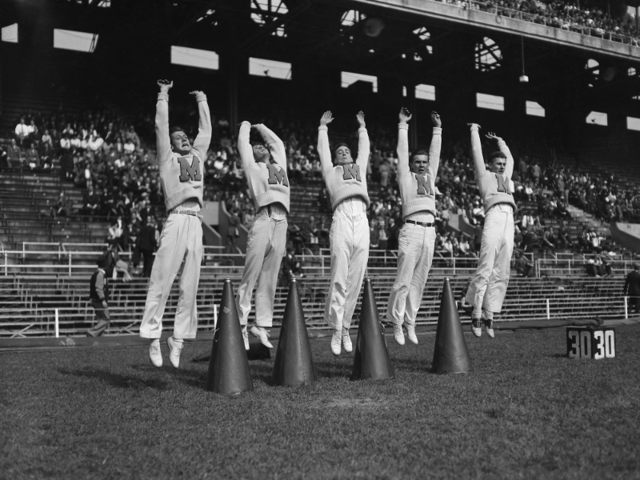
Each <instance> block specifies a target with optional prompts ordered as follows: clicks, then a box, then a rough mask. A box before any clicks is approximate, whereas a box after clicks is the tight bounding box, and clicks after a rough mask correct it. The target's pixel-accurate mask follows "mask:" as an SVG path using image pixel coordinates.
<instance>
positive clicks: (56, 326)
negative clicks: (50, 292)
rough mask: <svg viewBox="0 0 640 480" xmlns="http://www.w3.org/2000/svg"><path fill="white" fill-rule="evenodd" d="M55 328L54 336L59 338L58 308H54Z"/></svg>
mask: <svg viewBox="0 0 640 480" xmlns="http://www.w3.org/2000/svg"><path fill="white" fill-rule="evenodd" d="M55 312H56V315H55V329H56V338H60V318H59V317H58V309H57V308H56V310H55Z"/></svg>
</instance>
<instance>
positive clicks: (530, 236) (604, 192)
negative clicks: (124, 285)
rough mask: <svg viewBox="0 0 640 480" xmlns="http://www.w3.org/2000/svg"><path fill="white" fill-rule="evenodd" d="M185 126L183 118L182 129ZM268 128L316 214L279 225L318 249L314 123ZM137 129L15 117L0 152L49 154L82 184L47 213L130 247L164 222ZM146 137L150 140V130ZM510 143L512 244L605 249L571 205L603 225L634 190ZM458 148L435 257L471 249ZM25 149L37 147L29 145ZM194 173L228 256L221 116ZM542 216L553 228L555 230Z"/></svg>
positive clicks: (380, 218) (250, 215)
mask: <svg viewBox="0 0 640 480" xmlns="http://www.w3.org/2000/svg"><path fill="white" fill-rule="evenodd" d="M149 122H152V120H151V119H150V118H146V119H143V121H142V122H141V123H142V124H143V125H145V124H146V125H147V127H146V129H147V130H146V131H147V133H149V129H148V124H149ZM188 123H193V122H186V123H185V125H186V124H188ZM265 123H267V122H265ZM151 124H152V123H151ZM136 125H137V124H136ZM269 125H270V127H272V128H273V130H274V131H276V132H277V133H278V134H279V135H280V136H281V138H283V140H284V142H285V146H286V150H287V157H288V161H289V168H288V171H289V178H290V179H291V181H292V182H293V183H294V184H296V185H303V186H305V185H308V186H315V187H316V188H319V194H318V198H317V200H318V207H317V212H316V213H317V214H314V215H313V216H308V217H306V218H304V220H301V221H296V220H295V219H294V218H290V221H289V241H290V246H291V248H292V251H293V252H294V253H295V254H301V253H302V252H303V251H305V249H309V250H311V251H312V252H314V253H317V252H318V251H319V249H320V248H323V247H328V241H329V228H330V223H331V219H330V214H331V207H330V202H329V198H328V193H327V191H326V188H324V185H323V182H322V180H321V178H322V175H321V169H320V163H319V159H318V155H317V152H316V143H317V125H315V124H314V123H313V122H309V123H308V124H302V123H294V124H291V125H289V124H285V123H284V122H279V121H270V122H269ZM139 128H142V129H143V130H144V129H145V127H144V126H142V127H134V123H133V122H131V121H127V120H125V119H123V118H122V117H120V116H118V115H114V114H112V113H108V112H86V113H85V114H83V115H80V116H67V115H58V116H42V115H40V114H37V113H36V114H25V115H24V117H23V118H21V120H20V122H19V123H18V125H17V126H16V131H15V137H14V138H13V139H11V142H10V145H9V146H8V148H6V149H5V150H6V156H5V157H6V162H5V164H8V165H9V166H10V167H17V168H22V169H24V170H32V169H33V170H37V169H46V168H50V167H51V165H52V164H53V159H54V158H56V159H58V160H57V161H58V162H59V165H60V172H61V175H62V176H63V177H64V178H66V179H68V180H71V181H73V182H74V183H75V185H76V186H78V187H81V188H84V189H85V191H86V195H85V198H84V202H83V205H82V206H80V207H79V208H77V209H76V211H75V212H72V209H73V207H72V206H71V205H70V204H69V202H68V200H67V199H66V198H65V196H64V193H61V195H60V198H59V199H58V201H57V203H56V205H55V206H54V207H53V208H52V210H51V215H52V216H65V215H69V214H70V213H74V214H79V215H83V216H85V217H88V218H91V217H100V218H104V217H106V218H107V219H108V220H109V221H110V222H111V229H110V231H109V234H108V238H107V240H108V241H109V242H110V243H117V244H118V245H119V246H120V247H121V248H122V249H124V250H127V249H132V248H134V247H135V242H136V238H137V235H138V232H139V230H140V228H141V227H142V226H144V225H146V224H147V223H150V224H152V225H155V226H156V228H158V229H159V228H160V222H158V221H157V220H160V221H161V220H162V218H157V217H158V215H157V212H156V208H157V207H159V206H160V207H161V206H162V204H163V199H162V190H161V188H160V184H159V177H158V172H157V166H156V165H155V158H154V151H153V150H152V149H148V148H147V147H146V146H145V144H144V142H142V141H141V139H140V136H139V135H138V133H137V131H138V129H139ZM189 133H195V132H189ZM395 133H396V132H395V131H394V130H383V129H379V128H375V127H372V131H371V132H370V135H371V140H372V155H371V159H370V162H369V169H368V171H367V181H368V182H369V185H370V187H369V191H370V196H371V205H370V209H369V218H370V229H371V231H370V234H371V247H372V248H373V249H383V250H396V249H397V242H398V234H399V230H400V227H401V226H402V218H401V208H402V207H401V205H400V196H399V193H398V188H397V184H396V163H397V160H396V158H395V142H396V137H395ZM147 139H148V140H147V145H148V144H149V143H151V142H152V141H153V136H152V135H149V136H148V137H147ZM149 140H150V141H149ZM354 143H355V142H354ZM510 145H511V147H512V151H513V152H514V154H515V156H516V166H515V168H514V174H513V180H514V183H515V185H516V191H515V192H514V196H515V197H516V200H517V202H518V204H519V209H518V212H517V215H516V221H517V228H516V246H517V248H518V249H520V250H521V251H522V252H525V253H526V252H530V251H533V250H535V249H540V250H545V251H556V250H562V249H573V250H577V251H582V252H591V253H600V252H602V251H606V250H607V249H608V247H609V246H608V244H607V243H606V241H607V239H604V238H601V237H600V236H599V235H598V233H597V232H596V231H594V230H593V229H589V228H586V227H583V228H582V231H581V232H579V234H578V235H575V234H572V232H571V231H570V229H569V225H568V221H569V220H570V215H569V205H570V204H571V205H575V206H577V207H579V208H581V209H583V210H585V211H587V212H590V213H592V214H594V215H595V216H596V217H597V218H599V219H601V220H602V221H606V222H609V221H630V222H638V221H640V209H639V208H638V206H637V205H636V204H634V199H635V198H636V196H637V195H638V193H639V192H638V191H629V190H624V189H622V188H621V187H619V186H616V185H615V182H614V179H613V178H612V177H611V176H605V175H598V174H593V173H585V172H584V171H581V170H580V169H579V168H578V167H577V166H574V165H564V164H560V163H557V162H555V161H553V160H548V159H544V158H531V159H530V158H528V157H527V156H526V155H518V153H519V152H518V150H519V149H518V146H517V143H515V142H510ZM466 150H467V148H466V146H465V144H464V143H448V144H445V147H444V148H443V152H442V158H441V161H440V168H439V174H438V180H437V183H436V187H437V196H436V198H437V202H436V207H437V212H436V225H437V232H438V235H437V244H436V250H437V251H438V254H439V255H441V256H443V257H447V256H454V257H465V256H474V255H476V254H477V252H478V251H479V249H480V239H481V234H482V222H483V216H484V212H483V208H482V204H481V201H480V197H479V195H478V191H477V186H476V184H475V181H474V178H473V177H474V174H473V166H472V163H471V160H470V158H469V155H468V153H467V151H466ZM33 151H35V153H29V152H33ZM204 172H205V178H204V182H205V195H204V198H205V200H213V201H222V202H224V204H225V206H226V209H227V211H228V212H229V215H230V220H229V229H228V234H227V238H226V239H225V240H226V244H227V251H229V252H235V251H236V241H237V237H238V236H239V231H240V230H239V229H240V226H244V227H245V228H247V229H248V228H249V227H250V226H251V224H252V222H253V220H254V219H255V215H256V212H255V209H254V206H253V202H252V201H251V199H250V196H249V194H248V191H247V188H246V182H245V179H244V175H243V172H242V169H241V165H240V162H239V155H238V151H237V147H236V138H235V132H233V131H231V129H230V127H229V125H228V123H227V122H226V121H225V120H223V119H222V120H218V121H214V135H213V142H212V145H211V148H210V151H209V154H208V157H207V159H206V161H205V166H204ZM162 210H164V209H163V208H162ZM294 213H295V211H294ZM458 213H461V217H462V221H463V222H464V223H466V224H468V225H469V228H466V229H464V230H465V231H467V232H468V233H462V231H459V230H457V229H451V228H449V223H450V221H451V219H452V218H453V217H454V216H455V215H457V214H458ZM551 223H553V224H558V225H559V226H558V227H556V228H554V227H553V226H552V225H550V224H551ZM112 230H113V231H112ZM525 258H526V257H525Z"/></svg>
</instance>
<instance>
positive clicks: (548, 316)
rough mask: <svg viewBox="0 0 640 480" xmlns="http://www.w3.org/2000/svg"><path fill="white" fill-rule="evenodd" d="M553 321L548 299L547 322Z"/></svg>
mask: <svg viewBox="0 0 640 480" xmlns="http://www.w3.org/2000/svg"><path fill="white" fill-rule="evenodd" d="M550 319H551V311H550V309H549V299H548V298H547V320H550Z"/></svg>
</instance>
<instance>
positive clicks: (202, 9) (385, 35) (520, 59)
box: [0, 0, 640, 121]
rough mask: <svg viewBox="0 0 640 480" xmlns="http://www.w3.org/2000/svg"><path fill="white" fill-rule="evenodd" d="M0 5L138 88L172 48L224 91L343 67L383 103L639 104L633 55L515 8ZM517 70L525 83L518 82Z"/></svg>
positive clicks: (30, 40) (195, 2)
mask: <svg viewBox="0 0 640 480" xmlns="http://www.w3.org/2000/svg"><path fill="white" fill-rule="evenodd" d="M474 1H475V0H470V2H465V4H466V5H473V2H474ZM0 8H1V9H2V12H1V15H0V18H2V21H3V25H2V26H5V25H6V24H9V23H12V22H16V23H18V24H19V28H20V31H21V32H23V31H24V32H25V35H24V37H25V38H26V43H27V45H31V46H32V47H35V46H38V45H41V43H38V42H42V41H43V40H42V38H44V37H46V35H48V34H45V33H39V32H41V31H42V29H43V28H45V26H48V27H55V28H59V29H66V30H69V31H77V32H89V33H92V34H94V35H97V37H96V38H97V39H98V40H97V42H95V43H94V45H93V47H92V51H93V53H92V54H91V55H92V57H94V60H92V62H93V67H92V68H94V69H95V70H96V71H97V72H100V74H99V75H97V76H96V78H97V80H95V81H102V80H101V79H103V78H104V79H106V78H107V77H110V78H113V77H114V76H118V75H119V76H121V77H123V78H128V79H130V80H132V81H134V80H136V79H138V80H140V84H142V83H143V81H145V82H148V81H149V80H150V79H152V78H154V76H155V75H156V74H157V72H158V71H159V70H162V69H163V68H165V69H166V66H168V65H170V64H171V50H172V49H171V47H180V48H187V49H194V50H203V51H209V52H215V55H216V62H219V64H218V63H216V69H218V70H219V72H218V73H217V74H219V75H222V76H226V77H228V81H227V84H233V83H234V81H235V75H237V74H238V73H237V71H239V72H240V73H239V74H240V75H244V74H248V68H247V67H246V65H247V63H248V62H249V59H250V58H258V59H268V60H271V61H276V62H281V63H283V64H287V65H289V66H290V70H291V72H290V77H292V78H293V79H294V81H302V82H306V83H308V84H312V83H314V82H317V81H319V79H320V80H323V79H326V78H327V76H331V78H332V79H333V80H336V81H337V82H338V83H339V78H340V77H339V75H340V72H341V71H348V72H352V73H354V74H356V75H364V76H367V75H369V76H375V77H376V78H377V79H378V83H379V85H378V87H379V91H380V92H381V93H383V94H385V95H386V92H390V91H393V92H395V93H394V95H395V94H397V92H398V91H401V89H402V87H403V86H405V87H406V86H411V85H435V86H436V88H438V89H439V91H440V92H442V91H444V92H445V93H444V97H443V96H442V95H441V96H440V98H441V99H442V98H444V99H445V100H447V101H448V102H454V103H455V98H456V96H457V95H458V94H459V92H462V93H463V94H464V95H467V97H469V96H471V97H473V96H474V95H475V92H485V93H487V94H498V95H502V96H504V97H505V98H506V99H507V102H509V101H512V100H510V99H511V98H516V97H517V98H518V101H519V102H522V103H523V104H524V97H525V96H526V99H527V100H531V101H534V102H537V103H538V104H540V105H542V106H543V107H544V108H546V109H547V110H548V111H549V112H550V115H549V116H553V113H552V112H551V111H552V110H554V109H555V110H556V111H557V112H558V115H559V117H558V118H562V119H564V120H566V114H565V113H562V112H566V111H571V112H575V115H576V117H582V118H584V117H585V116H586V115H587V114H588V113H589V112H590V111H593V110H599V111H605V108H606V109H607V110H608V111H617V112H619V114H620V115H627V114H633V115H635V116H637V117H640V106H638V105H637V104H640V102H638V101H632V99H633V98H635V97H639V98H640V77H638V74H637V72H640V47H638V46H636V45H635V44H632V43H630V42H629V41H627V40H625V39H620V38H613V37H611V39H610V38H608V37H607V38H600V37H594V36H590V35H584V34H581V33H578V32H575V31H566V30H562V29H558V28H554V27H551V26H548V25H544V24H540V23H535V22H531V21H527V20H526V19H522V18H518V15H517V12H516V13H514V14H513V17H511V16H509V15H499V14H497V13H496V12H491V11H482V10H481V9H480V7H478V8H463V7H462V6H457V5H454V4H450V3H445V2H439V1H433V0H136V1H131V0H3V1H2V2H1V6H0ZM503 13H504V12H503ZM19 36H20V37H22V33H21V34H20V35H19ZM39 58H40V60H41V61H42V62H47V61H51V60H49V57H47V56H46V55H45V54H44V53H42V54H41V57H39ZM51 58H57V59H58V60H57V61H60V58H62V57H60V56H58V57H55V56H52V57H51ZM70 58H71V57H64V59H63V60H62V61H65V62H70V64H69V65H73V68H77V67H78V66H80V68H83V66H84V65H86V64H87V62H89V61H87V60H86V58H83V59H82V60H79V61H76V60H70ZM5 71H6V70H5ZM525 73H526V76H527V77H528V79H529V80H530V81H529V82H528V83H526V84H525V83H523V82H521V81H519V79H521V78H522V77H523V75H524V74H525ZM104 81H106V80H104ZM471 86H472V87H473V88H471ZM467 90H469V92H470V93H466V91H467ZM233 95H235V94H234V93H233V92H230V96H233ZM558 121H560V120H558Z"/></svg>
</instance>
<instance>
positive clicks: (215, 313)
mask: <svg viewBox="0 0 640 480" xmlns="http://www.w3.org/2000/svg"><path fill="white" fill-rule="evenodd" d="M216 325H218V305H216V304H215V303H214V304H213V329H214V330H215V329H216Z"/></svg>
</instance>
